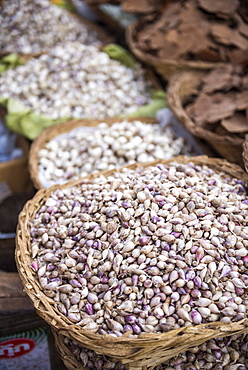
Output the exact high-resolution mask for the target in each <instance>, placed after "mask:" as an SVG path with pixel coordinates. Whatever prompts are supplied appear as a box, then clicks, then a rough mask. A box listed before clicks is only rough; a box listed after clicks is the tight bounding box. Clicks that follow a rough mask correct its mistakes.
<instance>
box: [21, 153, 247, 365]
mask: <svg viewBox="0 0 248 370" xmlns="http://www.w3.org/2000/svg"><path fill="white" fill-rule="evenodd" d="M189 162H190V163H191V166H192V165H196V166H198V167H197V168H199V166H203V167H204V166H205V167H206V166H207V167H209V168H210V169H211V171H215V172H216V173H217V174H218V173H222V174H223V173H224V174H225V175H226V176H227V177H228V178H229V180H230V178H233V177H235V178H236V179H237V183H241V182H242V183H243V181H244V182H246V181H247V175H246V173H244V171H242V170H241V169H240V167H238V166H236V165H233V164H230V163H228V162H226V161H225V160H221V159H209V158H208V157H204V156H203V157H192V158H190V159H189V158H188V157H176V158H173V159H171V160H168V161H157V162H152V163H147V164H142V165H141V164H133V165H131V166H128V167H127V168H128V169H136V168H137V169H138V168H139V167H141V166H142V167H145V168H146V167H149V166H151V165H157V164H160V165H161V164H166V165H167V164H170V163H171V164H173V163H178V164H181V165H183V164H187V163H189ZM119 171H122V169H120V170H112V171H104V172H101V173H98V174H94V175H90V176H88V177H87V178H84V180H82V179H80V180H75V181H71V182H68V183H67V184H65V185H62V186H58V185H55V186H53V187H51V188H49V189H46V190H45V189H41V190H39V191H38V193H37V194H36V195H35V197H34V198H33V199H32V200H31V201H29V202H28V203H27V204H26V206H25V207H24V209H23V211H22V212H21V214H20V217H19V225H18V230H17V239H16V243H17V246H16V262H17V266H18V271H19V274H20V277H21V280H22V283H23V285H24V289H25V291H26V292H27V294H28V295H29V297H30V298H31V301H32V303H33V305H34V307H35V308H36V310H37V312H38V314H39V315H40V316H41V317H42V318H43V319H44V320H45V321H46V322H47V323H49V324H50V325H51V327H52V328H53V329H54V330H55V337H56V341H57V345H58V347H59V349H60V352H61V353H62V354H63V356H65V357H64V361H65V363H66V365H67V366H68V367H69V368H70V369H73V368H76V367H77V364H76V363H75V360H74V359H73V358H71V357H70V353H69V352H68V351H67V350H66V348H65V346H64V344H63V340H64V339H63V337H64V336H66V337H68V338H69V339H71V340H73V341H75V342H76V343H78V344H80V345H82V346H83V347H86V348H88V349H91V350H94V351H95V352H97V353H99V354H103V355H106V356H109V357H113V358H115V359H116V360H119V361H120V362H122V363H123V364H125V366H126V368H127V369H140V370H144V369H153V368H154V367H155V366H156V365H159V364H161V363H164V362H165V361H166V360H168V359H170V358H172V357H174V356H176V355H177V354H179V353H181V352H183V351H185V350H187V349H189V348H192V347H194V346H196V345H198V344H201V343H203V342H205V341H207V340H209V339H211V338H218V337H225V336H230V335H233V334H240V333H247V332H248V329H247V324H248V322H247V319H246V318H243V319H241V320H239V321H237V322H231V321H230V320H228V321H227V322H225V320H223V321H222V322H219V321H218V322H208V323H205V324H200V325H193V326H192V324H190V323H189V326H183V327H180V328H177V329H172V330H169V331H168V332H164V333H161V334H156V333H145V332H143V333H140V334H139V335H138V336H137V337H134V338H133V337H130V336H129V334H130V332H127V334H126V335H125V334H124V335H122V336H119V337H116V336H114V337H113V336H111V335H109V334H105V335H101V334H97V333H95V332H91V331H90V330H86V329H84V328H83V327H82V326H80V325H79V324H77V323H73V322H71V320H69V319H68V317H66V316H65V315H63V314H61V312H60V311H59V310H58V308H57V304H56V301H54V299H53V298H49V297H48V296H47V295H46V294H44V292H43V291H42V289H41V286H40V283H39V282H38V280H37V277H36V272H35V271H37V268H38V267H35V265H34V264H33V262H34V260H33V258H32V257H31V255H32V253H35V252H34V249H32V251H31V232H30V221H31V220H34V218H35V215H36V213H37V212H38V211H39V210H40V209H41V207H42V206H44V204H45V203H46V201H47V199H48V197H49V196H50V195H51V193H53V192H54V191H56V189H61V190H62V191H63V189H69V188H72V187H75V186H77V185H79V184H81V183H82V181H83V182H85V183H87V181H88V180H89V181H92V180H93V179H96V178H99V177H100V176H101V178H102V176H104V177H106V176H109V175H112V174H114V173H118V172H119ZM82 368H83V367H82ZM85 369H87V367H85Z"/></svg>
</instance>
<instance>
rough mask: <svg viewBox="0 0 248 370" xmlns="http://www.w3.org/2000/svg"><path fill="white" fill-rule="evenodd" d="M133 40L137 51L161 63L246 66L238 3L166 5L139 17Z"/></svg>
mask: <svg viewBox="0 0 248 370" xmlns="http://www.w3.org/2000/svg"><path fill="white" fill-rule="evenodd" d="M129 2H130V1H127V3H129ZM124 3H125V2H124ZM134 37H135V42H136V45H137V48H139V49H140V50H141V51H142V52H144V53H146V54H147V55H149V54H150V55H153V56H156V57H158V58H160V59H167V60H171V59H174V60H175V59H176V60H179V59H184V60H201V61H207V62H231V63H232V64H243V65H246V64H247V63H248V24H247V13H246V12H245V8H244V6H243V2H242V1H241V2H240V1H238V0H218V1H216V0H187V1H185V0H181V1H177V2H169V3H167V5H165V6H164V7H163V8H162V9H160V10H159V11H158V12H156V13H153V14H149V15H147V16H144V17H142V18H141V20H140V21H139V23H138V24H137V27H136V34H135V35H134Z"/></svg>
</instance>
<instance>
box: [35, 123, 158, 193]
mask: <svg viewBox="0 0 248 370" xmlns="http://www.w3.org/2000/svg"><path fill="white" fill-rule="evenodd" d="M122 120H123V119H120V118H106V119H104V120H102V119H101V120H90V119H88V120H86V119H85V120H79V121H68V122H65V123H61V124H59V125H55V126H52V127H48V128H47V129H45V130H44V131H43V132H42V133H41V134H40V135H39V136H38V137H37V138H36V139H35V140H34V141H33V143H32V145H31V147H30V152H29V172H30V177H31V180H32V181H33V184H34V187H35V188H36V189H41V188H43V186H42V184H41V182H40V180H39V173H38V172H39V171H38V154H39V151H40V149H42V148H44V146H45V144H46V143H47V142H49V141H50V140H52V139H54V138H55V137H56V136H58V135H60V134H63V133H66V132H70V131H71V130H73V129H75V128H76V127H82V126H86V127H95V126H97V125H98V124H99V123H101V122H105V123H107V124H108V125H109V126H111V125H112V124H113V123H115V122H121V121H122ZM125 120H126V121H129V122H132V121H136V120H139V121H141V122H145V123H156V122H157V120H156V119H155V118H144V117H137V118H125Z"/></svg>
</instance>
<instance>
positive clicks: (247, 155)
mask: <svg viewBox="0 0 248 370" xmlns="http://www.w3.org/2000/svg"><path fill="white" fill-rule="evenodd" d="M242 156H243V162H244V167H245V170H246V172H248V135H246V136H245V141H244V143H243V153H242Z"/></svg>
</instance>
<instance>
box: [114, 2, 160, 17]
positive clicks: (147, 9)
mask: <svg viewBox="0 0 248 370" xmlns="http://www.w3.org/2000/svg"><path fill="white" fill-rule="evenodd" d="M120 2H121V6H122V9H123V10H124V11H125V12H129V13H143V14H146V13H152V12H155V11H157V10H158V9H159V8H161V7H162V6H163V5H164V4H165V3H166V1H165V0H138V1H137V0H135V1H134V0H121V1H120Z"/></svg>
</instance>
